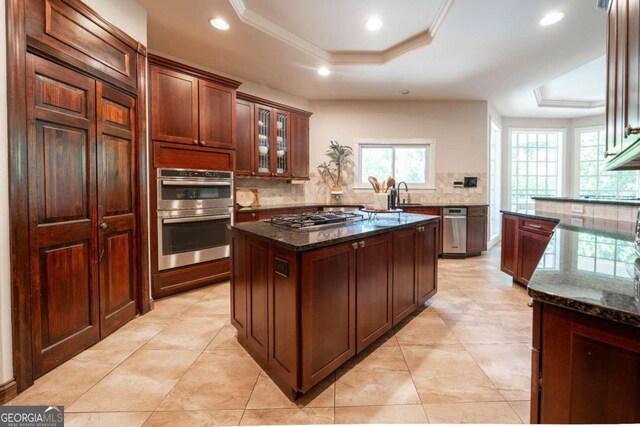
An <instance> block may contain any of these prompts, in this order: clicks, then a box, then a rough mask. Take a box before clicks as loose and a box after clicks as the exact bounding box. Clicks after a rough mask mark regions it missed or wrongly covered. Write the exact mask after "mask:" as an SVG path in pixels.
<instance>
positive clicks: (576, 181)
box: [571, 125, 606, 197]
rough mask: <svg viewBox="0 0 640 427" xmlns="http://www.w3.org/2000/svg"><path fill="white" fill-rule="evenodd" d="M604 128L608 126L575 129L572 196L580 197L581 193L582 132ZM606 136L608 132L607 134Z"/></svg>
mask: <svg viewBox="0 0 640 427" xmlns="http://www.w3.org/2000/svg"><path fill="white" fill-rule="evenodd" d="M601 130H604V131H605V132H606V127H605V126H604V125H601V126H584V127H579V128H575V129H574V130H573V153H574V156H573V165H572V166H573V176H572V177H571V178H572V180H571V197H579V195H580V134H581V133H586V132H595V131H601ZM605 138H606V134H605Z"/></svg>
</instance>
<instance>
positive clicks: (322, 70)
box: [318, 67, 331, 76]
mask: <svg viewBox="0 0 640 427" xmlns="http://www.w3.org/2000/svg"><path fill="white" fill-rule="evenodd" d="M318 74H320V75H321V76H328V75H329V74H331V70H329V69H328V68H327V67H320V68H318Z"/></svg>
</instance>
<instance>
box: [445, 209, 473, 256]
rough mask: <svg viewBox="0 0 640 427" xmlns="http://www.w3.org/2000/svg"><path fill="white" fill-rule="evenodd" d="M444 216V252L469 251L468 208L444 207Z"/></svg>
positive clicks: (451, 253) (458, 252)
mask: <svg viewBox="0 0 640 427" xmlns="http://www.w3.org/2000/svg"><path fill="white" fill-rule="evenodd" d="M442 216H443V221H442V233H443V235H442V246H443V247H442V254H443V255H464V254H465V253H466V252H467V208H444V209H443V211H442Z"/></svg>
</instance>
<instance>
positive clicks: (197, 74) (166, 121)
mask: <svg viewBox="0 0 640 427" xmlns="http://www.w3.org/2000/svg"><path fill="white" fill-rule="evenodd" d="M150 62H151V64H152V65H151V67H150V70H151V139H152V140H154V141H162V142H172V143H176V144H188V145H197V146H201V147H212V148H223V149H235V148H236V133H235V131H234V130H235V127H236V88H237V87H238V86H239V85H240V82H236V81H234V80H230V79H226V78H223V77H220V76H216V75H213V74H208V73H204V72H201V71H199V70H195V69H193V68H190V67H188V66H184V65H181V64H177V63H175V62H173V61H169V60H166V59H164V58H159V57H156V56H150Z"/></svg>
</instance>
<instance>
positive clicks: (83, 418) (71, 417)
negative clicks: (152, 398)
mask: <svg viewBox="0 0 640 427" xmlns="http://www.w3.org/2000/svg"><path fill="white" fill-rule="evenodd" d="M149 415H151V412H94V413H91V412H83V413H75V414H70V413H66V414H64V425H65V427H113V426H122V427H124V426H127V427H138V426H141V425H143V424H144V422H145V420H146V419H147V418H149Z"/></svg>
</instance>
